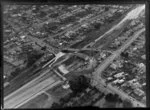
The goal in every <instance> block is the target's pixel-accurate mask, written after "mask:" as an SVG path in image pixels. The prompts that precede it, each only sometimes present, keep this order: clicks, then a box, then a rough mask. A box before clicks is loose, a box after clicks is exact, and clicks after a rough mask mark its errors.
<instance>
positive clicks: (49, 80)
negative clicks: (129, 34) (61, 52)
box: [4, 30, 144, 108]
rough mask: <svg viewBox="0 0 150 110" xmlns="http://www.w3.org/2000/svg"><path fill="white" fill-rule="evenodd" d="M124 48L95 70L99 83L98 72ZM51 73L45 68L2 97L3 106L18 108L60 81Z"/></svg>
mask: <svg viewBox="0 0 150 110" xmlns="http://www.w3.org/2000/svg"><path fill="white" fill-rule="evenodd" d="M142 31H144V30H141V31H139V32H138V33H137V34H136V35H135V36H138V34H140V33H141V32H142ZM100 37H101V36H100ZM134 39H136V37H133V40H132V39H131V41H130V42H129V43H126V45H125V47H124V48H127V47H128V45H130V43H132V42H133V41H134ZM124 48H123V47H122V48H121V49H119V50H120V51H119V50H118V51H116V52H115V53H114V54H113V55H112V56H111V57H109V58H108V60H106V62H105V63H103V65H100V66H99V68H98V69H97V70H96V73H97V75H96V79H97V80H98V81H100V83H99V84H102V85H103V82H102V81H103V80H99V79H100V77H98V76H99V74H100V73H101V72H102V70H104V69H105V68H106V67H107V66H108V65H109V64H110V63H111V62H112V61H113V59H115V58H116V57H117V55H119V53H120V52H121V51H123V49H124ZM99 71H100V72H99ZM51 75H52V74H51V72H49V70H47V71H46V72H45V73H44V74H42V75H40V76H39V77H37V78H36V79H34V80H32V81H31V82H29V83H27V84H26V85H24V86H23V87H21V88H20V89H18V90H17V91H15V92H13V93H12V94H10V95H9V96H6V97H5V98H4V108H18V107H19V106H21V105H22V104H24V103H25V102H26V101H28V100H29V99H31V97H32V96H35V95H37V94H39V93H42V91H44V89H45V88H51V87H53V84H57V83H58V82H60V83H61V81H60V78H59V77H56V75H52V76H51ZM29 88H30V89H29ZM109 89H110V90H111V91H112V88H111V87H109ZM115 90H116V89H115ZM113 91H114V90H113ZM118 93H119V92H118ZM119 94H120V93H119ZM122 94H124V93H122ZM125 96H126V95H125ZM127 97H128V96H127Z"/></svg>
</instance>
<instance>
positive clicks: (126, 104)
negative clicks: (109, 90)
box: [123, 99, 133, 108]
mask: <svg viewBox="0 0 150 110" xmlns="http://www.w3.org/2000/svg"><path fill="white" fill-rule="evenodd" d="M123 107H124V108H129V107H133V104H132V102H131V101H130V100H129V99H125V100H123Z"/></svg>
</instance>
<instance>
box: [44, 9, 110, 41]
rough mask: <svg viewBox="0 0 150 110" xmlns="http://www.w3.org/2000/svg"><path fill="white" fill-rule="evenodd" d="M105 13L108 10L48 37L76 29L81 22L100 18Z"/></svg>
mask: <svg viewBox="0 0 150 110" xmlns="http://www.w3.org/2000/svg"><path fill="white" fill-rule="evenodd" d="M107 13H108V12H102V13H99V15H97V16H94V17H92V18H89V19H86V20H83V21H82V22H80V23H79V24H77V25H74V26H71V27H68V28H66V29H65V30H64V31H62V32H60V33H58V34H55V35H54V36H50V37H56V36H60V35H62V34H64V33H65V32H67V31H71V30H76V29H77V28H79V27H80V26H81V25H83V24H85V23H87V22H90V21H93V20H95V19H98V18H101V17H102V16H103V15H107ZM45 39H48V38H45ZM45 39H44V40H45Z"/></svg>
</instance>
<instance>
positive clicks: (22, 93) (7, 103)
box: [4, 52, 65, 108]
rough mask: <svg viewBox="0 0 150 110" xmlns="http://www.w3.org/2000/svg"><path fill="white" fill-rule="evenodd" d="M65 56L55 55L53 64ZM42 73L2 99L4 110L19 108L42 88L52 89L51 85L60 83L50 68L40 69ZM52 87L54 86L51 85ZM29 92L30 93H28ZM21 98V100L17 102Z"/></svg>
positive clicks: (61, 54) (60, 53)
mask: <svg viewBox="0 0 150 110" xmlns="http://www.w3.org/2000/svg"><path fill="white" fill-rule="evenodd" d="M63 55H65V54H64V53H62V52H59V53H58V54H56V57H55V58H54V59H55V61H54V62H53V63H55V62H56V61H57V59H59V58H60V57H62V56H63ZM53 63H52V64H53ZM41 72H43V73H42V74H41V75H40V76H38V77H37V78H35V79H33V80H32V81H30V82H28V83H27V84H26V85H24V86H22V87H21V88H19V89H18V90H16V91H15V92H13V93H11V94H10V95H8V96H6V97H4V107H6V108H14V107H15V106H17V107H19V105H20V106H21V105H22V104H24V101H27V100H28V101H29V99H32V98H31V96H33V95H37V94H39V93H41V92H42V91H44V88H49V87H53V86H51V84H53V83H54V82H55V83H60V82H61V79H60V78H59V77H58V76H57V75H56V74H54V73H52V72H51V69H50V67H49V66H48V67H47V66H46V67H45V68H43V69H42V71H41ZM53 85H54V84H53ZM29 91H30V92H29ZM20 97H22V98H21V100H19V99H20Z"/></svg>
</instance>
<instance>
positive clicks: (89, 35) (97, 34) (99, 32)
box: [71, 10, 130, 49]
mask: <svg viewBox="0 0 150 110" xmlns="http://www.w3.org/2000/svg"><path fill="white" fill-rule="evenodd" d="M129 11H130V10H128V11H127V12H125V13H124V14H123V15H121V16H120V17H117V18H112V19H115V20H114V21H113V22H112V23H109V22H106V23H105V24H104V25H103V26H101V27H100V29H99V30H95V31H92V32H90V33H87V34H86V36H87V37H86V38H85V39H83V40H82V41H80V42H77V43H76V44H74V45H72V46H71V48H77V49H80V48H83V47H84V46H85V45H87V44H89V43H90V42H92V41H94V40H95V39H97V38H98V37H100V36H101V35H103V34H104V33H105V32H107V31H108V30H109V29H111V28H112V27H113V26H114V25H116V24H117V23H119V22H120V21H121V20H122V19H123V18H124V17H125V16H126V14H127V13H128V12H129Z"/></svg>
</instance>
